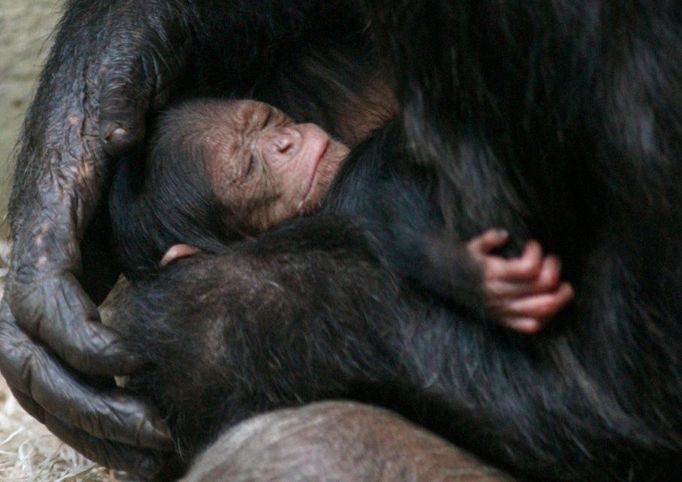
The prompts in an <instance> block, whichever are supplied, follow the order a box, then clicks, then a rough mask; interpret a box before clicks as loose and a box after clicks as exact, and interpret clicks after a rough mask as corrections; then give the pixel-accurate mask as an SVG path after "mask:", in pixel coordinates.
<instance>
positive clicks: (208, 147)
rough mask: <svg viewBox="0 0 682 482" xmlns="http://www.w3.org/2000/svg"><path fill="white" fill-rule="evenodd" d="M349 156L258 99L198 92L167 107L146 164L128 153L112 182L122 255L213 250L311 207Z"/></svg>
mask: <svg viewBox="0 0 682 482" xmlns="http://www.w3.org/2000/svg"><path fill="white" fill-rule="evenodd" d="M347 154H348V148H347V147H346V146H345V145H343V144H341V143H340V142H338V141H335V140H333V139H331V138H330V136H329V135H328V134H327V133H326V132H325V131H323V130H322V129H321V128H320V127H318V126H317V125H315V124H309V123H308V124H298V123H296V122H295V121H294V120H293V119H291V118H290V117H289V116H287V115H286V114H284V113H283V112H282V111H280V110H278V109H276V108H275V107H273V106H270V105H268V104H264V103H262V102H257V101H253V100H219V99H200V100H192V101H188V102H185V103H183V104H181V105H179V106H177V107H174V108H171V109H169V110H168V111H167V112H165V113H164V114H162V115H161V117H160V119H159V121H158V123H157V125H156V128H155V130H154V133H153V134H152V136H151V138H150V142H149V149H148V152H147V156H146V157H147V160H146V167H144V168H141V167H140V162H141V161H140V160H135V159H128V160H127V161H126V162H125V163H124V165H123V166H122V168H121V169H120V170H119V172H118V173H117V177H116V179H115V180H114V188H113V191H112V198H111V204H112V206H111V212H112V218H113V224H114V228H115V230H116V231H117V233H116V235H117V238H118V239H117V244H118V245H119V246H120V248H119V250H120V251H121V258H122V260H123V263H124V264H127V263H130V264H131V266H128V268H130V269H132V270H133V271H135V270H138V268H139V270H140V271H144V270H146V269H147V268H150V267H151V266H155V265H156V264H158V262H159V260H160V259H161V256H162V255H163V254H164V252H165V250H167V249H168V248H169V247H170V246H172V245H174V244H178V243H185V244H190V245H193V246H196V247H198V248H200V249H202V250H206V251H216V250H217V249H219V247H220V246H221V244H224V243H225V242H227V241H230V240H235V239H239V238H241V237H244V236H249V235H255V234H258V233H260V232H263V231H264V230H266V229H268V228H270V227H273V226H275V225H277V224H279V223H281V222H283V221H285V220H287V219H291V218H294V217H296V216H299V215H302V214H306V213H309V212H311V211H314V210H315V209H316V208H317V207H318V206H319V205H320V203H321V202H322V200H323V199H324V196H325V194H326V193H327V191H328V189H329V187H330V185H331V183H332V181H333V179H334V176H335V175H336V173H337V172H338V170H339V168H340V167H341V165H342V162H343V160H344V158H345V157H346V155H347ZM146 258H151V259H149V260H147V259H146ZM130 269H129V270H128V271H130Z"/></svg>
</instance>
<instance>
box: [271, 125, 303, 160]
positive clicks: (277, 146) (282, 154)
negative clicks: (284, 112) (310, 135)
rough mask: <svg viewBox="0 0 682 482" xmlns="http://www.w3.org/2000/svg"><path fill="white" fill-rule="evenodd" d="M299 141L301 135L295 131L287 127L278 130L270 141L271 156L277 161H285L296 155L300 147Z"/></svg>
mask: <svg viewBox="0 0 682 482" xmlns="http://www.w3.org/2000/svg"><path fill="white" fill-rule="evenodd" d="M301 141H302V138H301V133H300V132H298V131H297V130H296V129H292V128H289V127H285V128H282V129H279V130H278V131H277V132H276V133H275V135H274V137H273V138H272V140H271V142H272V145H271V150H272V154H273V155H274V156H275V158H276V160H277V161H280V162H284V161H287V160H289V159H290V158H292V157H293V156H295V155H296V153H297V152H298V150H299V148H300V146H301Z"/></svg>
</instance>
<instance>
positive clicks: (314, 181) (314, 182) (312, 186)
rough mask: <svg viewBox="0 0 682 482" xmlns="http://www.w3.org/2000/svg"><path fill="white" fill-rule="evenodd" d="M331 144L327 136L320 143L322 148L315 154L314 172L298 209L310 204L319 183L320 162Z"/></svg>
mask: <svg viewBox="0 0 682 482" xmlns="http://www.w3.org/2000/svg"><path fill="white" fill-rule="evenodd" d="M330 145H331V140H330V139H329V138H327V139H326V140H325V141H324V142H322V143H320V149H319V151H318V153H317V154H316V155H315V157H316V160H315V166H314V167H313V172H312V174H311V176H310V183H309V184H308V187H307V189H306V191H305V193H304V194H303V197H302V198H301V202H299V203H298V206H297V208H296V209H297V211H298V212H302V211H303V210H304V209H305V206H307V204H308V199H309V198H310V197H311V196H312V195H313V193H314V191H316V189H315V186H316V185H317V177H318V171H319V167H320V164H321V163H322V160H323V159H324V158H325V156H326V155H327V151H328V150H329V146H330Z"/></svg>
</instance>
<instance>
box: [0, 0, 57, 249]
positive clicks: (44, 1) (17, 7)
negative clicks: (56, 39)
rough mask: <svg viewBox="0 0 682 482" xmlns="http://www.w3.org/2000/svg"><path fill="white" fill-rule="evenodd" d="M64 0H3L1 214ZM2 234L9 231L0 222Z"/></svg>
mask: <svg viewBox="0 0 682 482" xmlns="http://www.w3.org/2000/svg"><path fill="white" fill-rule="evenodd" d="M63 3H64V2H63V0H0V217H1V219H3V220H4V218H5V212H6V203H7V199H8V196H9V189H10V184H11V182H10V181H11V169H10V166H11V165H12V162H11V156H12V152H13V149H14V146H15V145H16V141H17V138H18V137H19V131H20V127H21V123H22V121H23V118H24V114H25V112H26V109H27V108H28V105H29V102H30V101H31V98H32V96H33V92H34V91H35V88H36V83H37V76H38V74H39V72H40V70H41V68H42V65H43V62H44V60H45V56H46V55H47V53H48V51H49V49H50V45H51V35H50V34H51V33H52V30H53V28H54V25H55V23H56V22H57V20H58V19H59V13H60V11H61V9H62V5H63ZM0 224H1V225H0V237H1V236H4V235H6V234H7V227H6V225H5V223H4V222H3V223H0Z"/></svg>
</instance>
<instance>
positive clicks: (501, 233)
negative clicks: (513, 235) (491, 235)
mask: <svg viewBox="0 0 682 482" xmlns="http://www.w3.org/2000/svg"><path fill="white" fill-rule="evenodd" d="M497 235H498V236H500V237H502V238H507V237H509V231H507V230H506V229H498V230H497Z"/></svg>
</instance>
